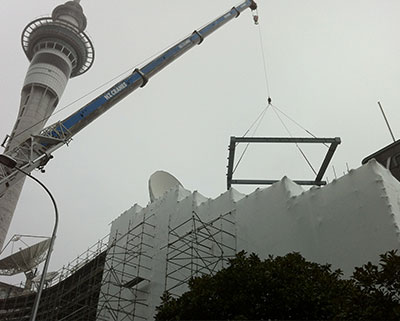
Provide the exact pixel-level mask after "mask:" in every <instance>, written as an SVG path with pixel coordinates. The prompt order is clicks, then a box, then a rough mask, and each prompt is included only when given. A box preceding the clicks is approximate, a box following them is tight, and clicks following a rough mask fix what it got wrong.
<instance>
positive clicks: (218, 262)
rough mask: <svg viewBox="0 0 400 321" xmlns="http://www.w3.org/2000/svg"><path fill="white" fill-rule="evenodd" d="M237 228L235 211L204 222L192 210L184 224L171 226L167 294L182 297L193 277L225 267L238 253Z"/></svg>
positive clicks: (166, 277)
mask: <svg viewBox="0 0 400 321" xmlns="http://www.w3.org/2000/svg"><path fill="white" fill-rule="evenodd" d="M235 228H236V226H235V217H234V212H227V213H225V214H221V215H219V216H218V217H216V218H214V219H211V220H209V221H204V220H202V219H201V218H200V216H199V215H198V213H196V212H195V211H192V215H191V217H189V218H188V219H187V220H185V221H184V222H183V223H181V224H179V225H177V226H169V227H168V244H167V246H166V248H167V264H166V274H165V291H167V292H168V293H169V294H170V295H172V296H175V297H177V296H180V295H181V294H182V293H183V292H185V291H186V290H187V288H188V285H187V284H188V281H189V280H190V279H191V278H193V277H196V276H202V275H213V274H215V273H216V272H218V271H219V270H220V269H222V268H223V267H225V266H226V264H227V263H228V260H229V259H230V258H233V257H234V256H235V254H236V231H235Z"/></svg>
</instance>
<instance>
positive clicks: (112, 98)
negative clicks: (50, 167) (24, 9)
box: [0, 0, 257, 196]
mask: <svg viewBox="0 0 400 321" xmlns="http://www.w3.org/2000/svg"><path fill="white" fill-rule="evenodd" d="M247 8H250V9H251V10H255V9H256V8H257V4H256V3H255V2H254V1H253V0H246V1H244V2H243V3H241V4H240V5H238V6H236V7H233V8H232V9H231V10H229V11H228V12H226V13H225V14H223V15H222V16H220V17H218V18H217V19H215V20H213V21H212V22H210V23H209V24H207V25H206V26H205V27H203V28H201V29H200V30H195V31H194V32H193V33H192V34H191V35H190V36H188V37H187V38H185V39H184V40H182V41H180V42H179V43H178V44H176V45H174V46H172V47H171V48H169V49H167V50H165V51H164V52H163V53H161V54H160V55H159V56H158V57H156V58H155V59H153V60H152V61H150V62H149V63H148V64H146V65H145V66H143V67H142V68H140V69H135V70H134V71H133V72H132V73H131V74H130V75H129V76H128V77H126V78H124V79H123V80H122V81H119V82H118V83H117V84H115V85H114V86H112V87H111V88H110V89H108V90H107V91H105V92H104V93H102V94H101V95H99V96H98V97H96V98H95V99H93V100H92V101H91V102H89V103H88V104H86V105H85V106H83V107H82V108H81V109H79V110H78V111H76V112H74V113H73V114H71V115H70V116H68V117H67V118H66V119H64V120H62V121H59V122H57V123H55V124H53V125H50V126H48V127H46V128H44V129H43V130H42V131H41V132H40V133H38V134H37V135H32V136H31V137H30V138H29V139H28V140H26V141H25V142H23V143H22V144H21V145H19V146H17V147H16V148H14V149H12V150H10V151H7V155H8V156H11V157H12V158H13V159H15V160H16V161H17V164H18V167H20V168H21V169H23V170H25V171H27V172H31V171H32V170H33V169H35V168H38V169H41V170H43V167H44V166H45V165H46V164H47V162H48V161H49V160H50V159H51V158H52V153H53V152H54V151H55V150H57V149H58V148H60V147H61V146H64V145H65V144H68V143H69V142H70V140H71V139H72V137H73V136H74V135H75V134H77V133H78V132H79V131H80V130H82V129H83V128H85V127H86V126H87V125H89V124H90V123H91V122H93V121H94V120H95V119H96V118H97V117H99V116H100V115H101V114H103V113H104V112H106V111H107V110H108V109H110V108H111V107H113V106H114V105H115V104H116V103H118V102H119V101H120V100H122V99H123V98H125V97H126V96H128V95H129V94H130V93H132V92H133V91H134V90H136V89H137V88H139V87H143V86H145V85H146V83H147V82H148V80H149V79H150V78H151V77H152V76H154V75H155V74H157V73H158V72H159V71H161V70H162V69H164V68H165V67H166V66H168V65H169V64H170V63H172V62H173V61H175V60H176V59H177V58H179V57H180V56H181V55H183V54H184V53H186V52H187V51H188V50H190V49H191V48H193V47H194V46H196V45H198V44H200V43H201V42H202V41H203V40H204V39H205V38H206V37H207V36H209V35H210V34H211V33H213V32H214V31H216V30H217V29H219V28H220V27H222V26H223V25H224V24H225V23H227V22H229V21H230V20H232V19H233V18H236V17H238V16H239V15H240V13H241V12H243V11H244V10H246V9H247ZM22 176H23V174H22V173H20V172H19V171H16V170H11V169H9V168H7V167H6V166H4V165H1V164H0V196H1V195H2V194H4V192H5V191H6V190H7V188H8V187H9V186H11V185H12V184H13V183H14V182H16V181H18V180H19V179H20V178H21V177H22Z"/></svg>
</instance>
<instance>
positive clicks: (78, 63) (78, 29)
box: [0, 0, 94, 249]
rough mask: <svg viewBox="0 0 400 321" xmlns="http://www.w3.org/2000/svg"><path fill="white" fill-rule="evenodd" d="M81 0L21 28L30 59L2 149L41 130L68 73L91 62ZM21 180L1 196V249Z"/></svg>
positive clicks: (71, 74) (10, 148) (79, 71)
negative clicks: (16, 112)
mask: <svg viewBox="0 0 400 321" xmlns="http://www.w3.org/2000/svg"><path fill="white" fill-rule="evenodd" d="M79 3H80V0H74V1H68V2H66V3H65V4H63V5H60V6H58V7H56V8H55V9H54V10H53V12H52V15H51V17H48V18H39V19H36V20H34V21H32V22H30V23H29V24H28V25H27V26H26V27H25V29H24V31H23V32H22V38H21V42H22V48H23V50H24V52H25V54H26V56H27V58H28V59H29V61H30V66H29V68H28V71H27V73H26V76H25V80H24V83H23V87H22V90H21V101H20V107H19V111H18V115H17V120H16V122H15V125H14V128H13V130H12V132H11V135H10V137H9V139H8V141H7V145H6V148H5V151H4V154H11V153H12V151H13V149H14V148H16V147H17V146H18V145H19V144H21V143H22V142H24V141H25V140H27V139H29V138H30V136H31V135H32V134H36V133H38V132H39V131H40V130H41V129H43V127H44V125H45V124H46V121H47V120H48V119H49V117H50V116H51V115H52V113H53V112H54V109H55V108H56V106H57V104H58V102H59V101H60V99H61V96H62V94H63V92H64V89H65V87H66V85H67V83H68V80H69V78H72V77H76V76H79V75H81V74H83V73H85V72H86V71H87V70H89V68H90V67H91V66H92V63H93V60H94V48H93V45H92V43H91V41H90V40H89V38H88V36H86V35H85V33H84V30H85V28H86V23H87V20H86V17H85V15H84V13H83V10H82V7H81V5H80V4H79ZM23 184H24V179H21V180H20V181H19V182H18V183H16V184H15V185H13V186H12V187H10V188H9V189H8V191H7V192H6V193H5V194H4V195H3V196H2V197H0V249H1V248H2V247H3V243H4V240H5V238H6V235H7V231H8V228H9V225H10V223H11V219H12V216H13V214H14V210H15V207H16V205H17V201H18V198H19V195H20V193H21V190H22V186H23Z"/></svg>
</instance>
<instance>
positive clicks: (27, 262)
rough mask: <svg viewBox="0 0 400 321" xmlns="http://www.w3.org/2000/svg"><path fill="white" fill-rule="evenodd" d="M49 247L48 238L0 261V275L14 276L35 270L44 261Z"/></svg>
mask: <svg viewBox="0 0 400 321" xmlns="http://www.w3.org/2000/svg"><path fill="white" fill-rule="evenodd" d="M49 246H50V238H49V239H46V240H44V241H42V242H39V243H36V244H34V245H32V246H30V247H27V248H26V249H23V250H21V251H19V252H17V253H14V254H12V255H10V256H7V257H6V258H4V259H2V260H0V275H15V274H18V273H21V272H26V271H29V270H31V269H33V268H35V267H36V266H38V265H39V264H40V263H41V262H43V261H44V259H45V257H46V252H47V250H48V248H49Z"/></svg>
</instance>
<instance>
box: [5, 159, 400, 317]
mask: <svg viewBox="0 0 400 321" xmlns="http://www.w3.org/2000/svg"><path fill="white" fill-rule="evenodd" d="M399 226H400V182H399V181H398V180H396V179H395V178H394V177H393V176H392V175H391V173H390V172H389V171H388V170H387V169H385V168H383V167H382V166H381V165H379V164H378V163H377V162H376V161H375V160H371V161H370V162H368V163H367V164H366V165H364V166H362V167H360V168H358V169H356V170H351V171H350V172H349V173H348V174H347V175H345V176H343V177H341V178H339V179H337V180H335V181H333V182H331V183H330V184H328V185H326V186H324V187H317V188H311V189H309V190H303V188H302V187H300V186H298V185H296V184H295V183H293V182H292V181H291V180H290V179H288V178H286V177H284V178H283V179H282V180H281V181H279V182H278V183H275V184H274V185H272V186H270V187H268V188H263V189H257V190H255V191H254V192H253V193H251V194H249V195H243V194H241V193H239V192H237V191H236V190H234V189H231V190H229V191H227V192H225V193H223V194H221V195H220V196H219V197H217V198H215V199H210V198H206V197H204V196H202V195H201V194H200V193H198V192H196V191H195V192H191V191H188V190H186V189H184V188H183V187H181V186H179V185H177V186H176V187H173V188H171V189H170V190H167V191H166V192H165V193H164V194H163V195H162V197H159V198H158V199H155V200H154V201H153V202H150V203H149V204H148V205H147V206H146V207H143V208H142V207H140V206H139V205H134V206H133V207H132V208H131V209H129V210H127V211H126V212H124V213H123V214H121V215H120V216H119V217H118V218H116V219H115V220H114V221H113V222H112V225H111V231H110V236H109V240H108V243H107V242H106V243H105V244H102V245H97V246H96V247H94V249H95V250H92V253H91V255H86V254H85V255H83V256H82V257H86V259H83V260H81V261H80V262H79V264H78V266H74V265H73V264H72V265H70V267H69V268H68V271H69V272H68V273H64V274H65V277H64V278H62V277H60V278H59V279H57V280H55V281H54V282H53V284H52V285H49V287H48V288H47V289H46V290H45V292H44V296H43V301H42V302H43V303H41V308H40V309H39V315H38V320H119V321H122V320H152V319H153V316H154V314H155V309H156V307H157V306H158V305H159V304H160V296H161V295H162V294H163V292H164V291H169V292H170V293H171V294H172V295H175V296H179V295H180V294H182V293H183V292H184V291H186V290H187V281H188V280H189V278H190V277H192V276H195V275H202V274H213V273H215V272H217V271H218V270H219V269H221V268H223V267H224V266H226V265H227V261H228V259H229V258H231V257H233V256H234V255H235V253H237V252H238V251H241V250H245V251H247V252H255V253H257V254H258V255H259V256H260V257H262V258H265V257H267V256H268V255H270V254H272V255H285V254H287V253H289V252H293V251H297V252H300V253H301V254H302V255H303V256H304V257H305V258H306V259H308V260H311V261H315V262H318V263H331V264H332V265H333V267H334V268H341V269H342V270H343V271H344V273H345V275H347V276H348V275H350V274H351V272H352V271H353V268H354V267H355V266H360V265H362V264H364V263H366V262H368V261H371V262H375V263H377V262H378V260H379V254H382V253H384V252H386V251H388V250H392V249H400V242H399ZM68 280H74V281H69V283H68V282H67V281H68ZM79 280H81V281H79ZM65 282H67V283H65ZM62 284H67V285H68V286H63V285H62ZM88 285H90V286H89V288H91V289H93V291H89V290H88ZM79 286H81V289H86V290H84V291H82V290H78V288H77V287H79ZM46 292H47V293H48V295H46ZM13 293H14V294H12V295H10V296H9V298H8V299H3V300H1V301H0V319H7V320H28V314H29V313H28V312H29V310H30V305H31V304H32V301H33V300H31V299H29V295H28V296H27V295H22V294H18V291H15V289H14V291H13ZM50 293H51V294H52V295H49V294H50ZM30 296H31V297H32V295H30ZM11 302H13V304H11ZM51 302H58V304H59V305H58V306H59V312H60V313H59V315H60V317H58V316H57V314H56V313H55V311H56V310H55V309H54V308H51V307H54V306H57V305H55V303H53V304H51ZM74 302H75V303H76V302H79V304H74ZM17 303H18V304H17ZM64 306H65V307H68V308H67V309H66V310H67V311H65V309H64V310H63V308H62V307H64ZM21 311H25V314H22V312H21ZM17 312H18V313H19V312H20V314H19V315H18V316H17V314H18V313H17ZM50 316H51V318H50ZM61 316H62V317H61Z"/></svg>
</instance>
